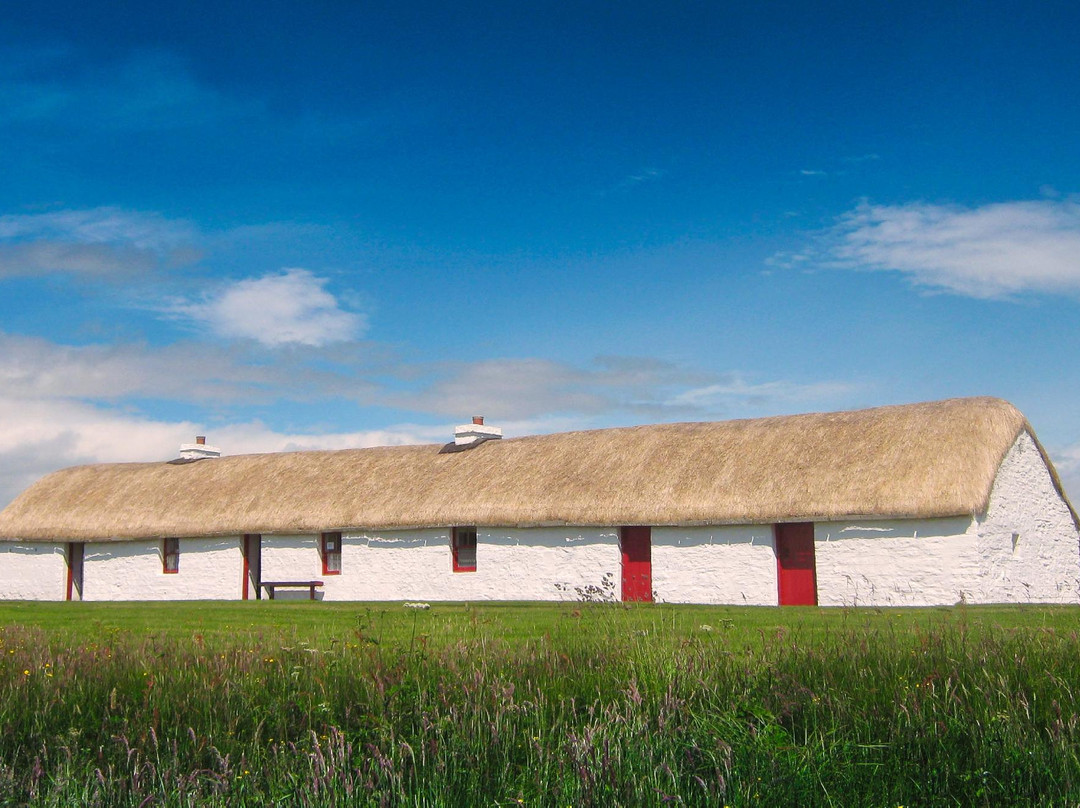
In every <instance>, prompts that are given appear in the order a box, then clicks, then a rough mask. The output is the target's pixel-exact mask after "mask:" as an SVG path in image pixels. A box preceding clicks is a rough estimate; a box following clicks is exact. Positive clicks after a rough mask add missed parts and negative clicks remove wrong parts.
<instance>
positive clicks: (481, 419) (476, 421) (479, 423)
mask: <svg viewBox="0 0 1080 808" xmlns="http://www.w3.org/2000/svg"><path fill="white" fill-rule="evenodd" d="M472 422H473V423H474V424H476V426H483V425H484V416H482V415H474V416H473V417H472Z"/></svg>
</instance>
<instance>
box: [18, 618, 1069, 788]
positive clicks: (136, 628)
mask: <svg viewBox="0 0 1080 808" xmlns="http://www.w3.org/2000/svg"><path fill="white" fill-rule="evenodd" d="M1078 628H1080V609H1077V608H1073V607H1060V608H1053V607H1009V608H998V607H958V608H954V609H922V610H841V609H836V610H818V609H783V610H781V609H769V608H761V609H752V608H721V607H694V606H686V607H673V606H646V605H641V606H633V607H630V608H626V607H623V606H619V605H612V604H559V605H535V604H484V605H460V604H459V605H449V604H448V605H442V604H435V605H434V606H433V607H432V608H431V609H430V610H426V611H420V610H415V609H406V608H403V607H402V606H401V604H329V603H309V602H292V603H289V602H280V601H279V602H274V603H270V602H250V603H230V604H217V603H210V604H202V603H171V604H91V603H87V604H63V603H61V604H45V603H0V659H2V662H0V804H3V805H26V804H29V805H58V806H60V805H63V806H69V805H110V806H111V805H131V806H150V805H176V806H179V805H192V806H194V805H259V806H262V805H380V806H381V805H387V806H398V805H403V806H404V805H432V806H435V805H445V806H467V805H486V806H496V805H522V804H523V805H530V806H533V805H535V806H589V805H596V806H601V805H603V806H608V805H660V804H670V805H702V806H705V805H709V806H712V805H724V804H727V805H731V806H747V805H763V806H773V805H843V806H897V805H904V806H911V805H915V806H923V805H934V806H936V805H988V806H1000V805H1063V806H1064V805H1077V804H1080V755H1078V751H1077V750H1078V741H1080V719H1078V716H1077V714H1078V712H1080V710H1078V705H1077V698H1076V694H1077V692H1078V690H1080V640H1078V634H1077V631H1078Z"/></svg>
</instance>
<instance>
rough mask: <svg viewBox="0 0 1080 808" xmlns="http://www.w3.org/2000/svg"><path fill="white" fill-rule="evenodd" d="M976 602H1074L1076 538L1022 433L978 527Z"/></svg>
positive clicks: (1079, 558)
mask: <svg viewBox="0 0 1080 808" xmlns="http://www.w3.org/2000/svg"><path fill="white" fill-rule="evenodd" d="M976 530H977V539H976V550H977V553H978V559H979V574H978V577H977V579H976V580H975V581H973V582H972V584H971V590H972V600H973V601H975V602H978V603H1076V602H1077V600H1078V599H1080V596H1078V593H1080V533H1078V531H1077V529H1076V524H1075V523H1074V522H1073V520H1072V515H1071V514H1070V513H1069V509H1068V506H1067V505H1066V504H1065V501H1064V500H1063V499H1062V498H1061V495H1060V494H1059V493H1058V492H1057V489H1056V488H1055V487H1054V481H1053V479H1052V478H1051V476H1050V471H1049V469H1047V467H1046V463H1045V462H1044V461H1043V459H1042V455H1041V454H1040V452H1039V448H1038V446H1036V445H1035V441H1034V440H1033V439H1032V438H1031V436H1030V435H1029V434H1028V433H1027V432H1026V431H1025V432H1022V433H1021V434H1020V436H1019V437H1018V438H1017V439H1016V443H1014V444H1013V446H1012V448H1011V449H1010V450H1009V453H1008V454H1007V455H1006V456H1005V460H1004V461H1002V464H1001V468H1000V469H999V470H998V475H997V478H996V479H995V480H994V487H993V489H992V490H991V492H990V506H989V507H988V508H987V510H986V514H985V516H984V517H983V518H982V519H980V520H979V522H978V524H977V528H976Z"/></svg>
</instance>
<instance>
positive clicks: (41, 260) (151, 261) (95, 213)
mask: <svg viewBox="0 0 1080 808" xmlns="http://www.w3.org/2000/svg"><path fill="white" fill-rule="evenodd" d="M196 239H197V231H196V229H195V227H194V226H193V225H192V224H190V223H189V222H186V221H183V220H171V219H166V218H165V217H163V216H160V215H158V214H154V213H142V212H138V211H128V210H123V209H120V208H114V207H101V208H90V209H86V210H62V211H52V212H49V213H36V214H16V215H6V216H0V277H13V276H24V275H41V274H48V273H53V272H69V273H77V274H83V275H89V276H98V277H110V276H111V277H117V278H120V277H126V276H130V275H134V274H139V273H143V272H147V271H149V270H151V269H154V268H155V267H159V266H175V265H180V264H185V263H191V262H192V261H195V260H197V259H198V253H197V251H196V250H195V249H194V248H193V247H192V246H191V245H193V244H194V243H195V241H196Z"/></svg>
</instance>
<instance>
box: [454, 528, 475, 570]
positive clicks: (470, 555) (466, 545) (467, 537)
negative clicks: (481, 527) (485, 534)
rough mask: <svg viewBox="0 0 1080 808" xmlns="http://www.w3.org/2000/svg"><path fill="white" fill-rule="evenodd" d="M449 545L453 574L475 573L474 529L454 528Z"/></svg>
mask: <svg viewBox="0 0 1080 808" xmlns="http://www.w3.org/2000/svg"><path fill="white" fill-rule="evenodd" d="M451 545H452V547H451V549H452V550H453V554H454V572H476V528H475V527H455V528H454V531H453V535H452V537H451Z"/></svg>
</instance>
